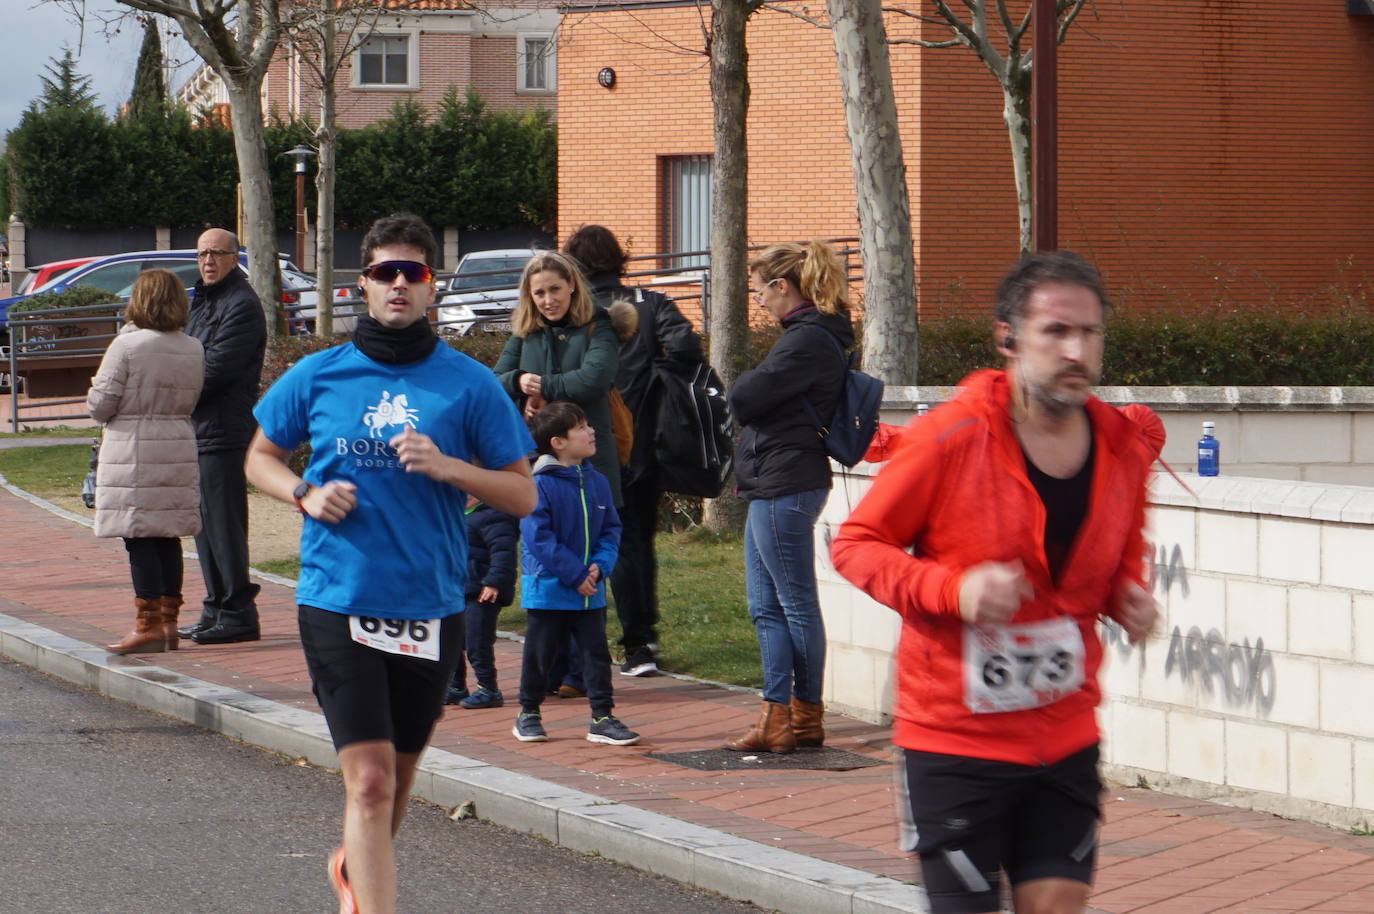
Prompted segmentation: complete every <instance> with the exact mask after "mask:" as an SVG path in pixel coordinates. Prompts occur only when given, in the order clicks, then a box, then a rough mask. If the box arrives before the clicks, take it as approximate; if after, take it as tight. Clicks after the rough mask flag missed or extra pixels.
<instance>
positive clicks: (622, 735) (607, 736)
mask: <svg viewBox="0 0 1374 914" xmlns="http://www.w3.org/2000/svg"><path fill="white" fill-rule="evenodd" d="M587 742H589V743H609V744H610V745H612V746H633V745H634V744H635V743H637V742H639V734H638V733H636V732H635V731H633V730H631V729H630V728H629V727H627V726H625V725H624V724H622V723H621V722H620V721H618V720H616V719H615V718H614V717H612V716H610V715H609V714H608V715H606V716H605V717H593V718H592V725H591V727H590V728H588V730H587Z"/></svg>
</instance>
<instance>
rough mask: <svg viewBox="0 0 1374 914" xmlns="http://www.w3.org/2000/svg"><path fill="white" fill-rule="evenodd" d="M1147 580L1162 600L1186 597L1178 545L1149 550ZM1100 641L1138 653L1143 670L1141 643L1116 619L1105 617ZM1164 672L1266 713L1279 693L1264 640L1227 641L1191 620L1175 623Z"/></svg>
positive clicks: (1123, 655)
mask: <svg viewBox="0 0 1374 914" xmlns="http://www.w3.org/2000/svg"><path fill="white" fill-rule="evenodd" d="M1146 572H1147V576H1148V581H1147V583H1148V584H1149V585H1150V591H1151V593H1153V594H1155V596H1156V597H1157V598H1159V599H1160V600H1163V599H1165V598H1166V597H1167V596H1168V593H1169V591H1170V590H1177V591H1178V593H1179V594H1180V595H1181V596H1183V597H1187V596H1188V595H1189V592H1190V591H1189V588H1188V567H1187V566H1186V565H1185V564H1184V562H1183V550H1182V549H1180V548H1179V546H1178V544H1177V543H1175V544H1173V546H1172V547H1170V546H1165V545H1160V546H1158V547H1157V548H1156V549H1154V550H1153V551H1152V553H1151V561H1149V562H1148V563H1147V569H1146ZM1102 641H1103V644H1104V645H1105V646H1106V647H1107V648H1108V649H1109V650H1114V651H1115V652H1116V654H1117V656H1118V657H1119V658H1120V660H1122V661H1126V660H1129V658H1130V657H1131V655H1132V654H1135V655H1136V656H1137V657H1138V660H1139V664H1140V669H1141V670H1142V671H1144V669H1145V666H1146V661H1145V643H1144V642H1141V643H1140V644H1135V645H1133V644H1131V643H1130V641H1129V640H1127V638H1126V631H1125V629H1123V628H1122V627H1121V626H1120V625H1117V624H1116V623H1115V622H1113V621H1111V620H1109V619H1104V620H1103V625H1102ZM1164 676H1165V678H1168V677H1170V676H1175V677H1178V679H1179V680H1180V681H1182V682H1183V683H1184V684H1185V685H1190V686H1191V685H1197V687H1198V688H1200V689H1201V690H1202V693H1203V694H1204V695H1208V696H1211V695H1216V696H1218V697H1220V698H1221V700H1222V701H1224V702H1225V703H1226V704H1227V705H1228V706H1230V707H1233V708H1238V709H1248V710H1253V711H1254V712H1256V713H1258V714H1261V715H1263V714H1268V713H1269V711H1270V709H1272V708H1273V707H1274V698H1275V696H1276V695H1277V693H1278V672H1277V670H1276V669H1275V667H1274V656H1273V654H1271V653H1270V652H1269V651H1268V650H1266V649H1265V647H1264V639H1263V638H1260V637H1256V638H1255V639H1254V643H1253V644H1251V641H1250V639H1249V638H1248V637H1246V638H1242V639H1241V641H1240V643H1239V644H1237V643H1236V642H1228V641H1227V640H1226V639H1225V637H1224V636H1223V635H1222V634H1221V632H1219V631H1217V630H1216V629H1211V630H1210V631H1208V632H1207V633H1206V634H1204V633H1203V631H1202V629H1201V628H1199V627H1198V626H1196V625H1194V626H1193V627H1192V628H1190V629H1188V631H1187V632H1186V633H1185V632H1184V631H1183V629H1182V627H1181V626H1177V625H1176V626H1174V630H1173V632H1172V633H1171V634H1170V636H1169V651H1168V654H1167V655H1166V656H1165V658H1164Z"/></svg>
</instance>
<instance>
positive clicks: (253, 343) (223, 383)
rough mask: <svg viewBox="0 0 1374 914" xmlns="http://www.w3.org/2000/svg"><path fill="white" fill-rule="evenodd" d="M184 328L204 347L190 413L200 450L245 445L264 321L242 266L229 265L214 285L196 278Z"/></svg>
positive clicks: (250, 425) (251, 424)
mask: <svg viewBox="0 0 1374 914" xmlns="http://www.w3.org/2000/svg"><path fill="white" fill-rule="evenodd" d="M186 334H187V335H188V336H193V337H195V338H196V339H198V340H200V343H201V345H202V346H204V347H205V385H204V386H203V387H202V388H201V391H200V400H199V401H198V402H197V403H196V408H195V411H194V412H193V413H191V422H192V423H193V424H194V425H195V427H196V444H197V446H198V447H199V449H200V453H202V454H211V453H214V452H216V451H237V450H243V449H245V448H247V447H248V442H249V441H251V440H252V438H253V432H254V431H255V430H256V429H257V427H258V424H257V422H256V421H255V420H254V419H253V404H254V403H256V402H257V401H258V381H259V379H260V378H261V376H262V356H263V352H264V351H265V350H266V348H267V321H266V319H265V318H264V317H263V314H262V304H261V302H259V300H258V295H257V293H256V292H254V291H253V287H252V286H250V285H249V284H248V277H247V276H244V275H243V273H242V271H240V270H237V269H236V270H231V271H230V272H229V275H228V276H225V277H224V278H223V279H221V280H220V281H219V282H217V283H215V284H214V285H209V286H207V285H206V284H205V281H204V280H197V281H196V285H195V288H194V289H192V290H191V316H190V320H189V321H188V323H187V324H186Z"/></svg>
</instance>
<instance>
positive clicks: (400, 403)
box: [363, 390, 420, 438]
mask: <svg viewBox="0 0 1374 914" xmlns="http://www.w3.org/2000/svg"><path fill="white" fill-rule="evenodd" d="M408 402H409V401H408V400H407V399H406V395H405V394H397V395H396V396H395V397H392V396H391V392H390V391H387V390H384V391H382V398H381V399H380V400H378V401H377V405H376V406H369V407H368V408H367V412H366V413H364V414H363V425H364V426H365V427H366V428H367V437H369V438H390V437H391V435H389V434H387V433H386V432H384V431H383V429H386V428H389V427H390V426H393V425H408V426H410V427H411V428H415V426H416V425H417V424H418V423H419V421H420V411H419V410H418V409H411V408H410V407H408V406H407V403H408Z"/></svg>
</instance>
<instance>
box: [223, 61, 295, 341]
mask: <svg viewBox="0 0 1374 914" xmlns="http://www.w3.org/2000/svg"><path fill="white" fill-rule="evenodd" d="M261 85H262V77H261V76H259V77H257V78H256V79H253V78H251V77H250V76H241V78H240V79H239V80H238V81H237V82H232V83H231V82H228V81H226V82H225V89H226V90H227V91H228V94H229V115H230V120H231V122H232V124H233V127H234V153H235V155H236V156H237V157H238V164H239V183H240V192H241V193H242V195H243V235H244V237H243V238H242V239H241V243H242V244H243V246H244V247H245V248H247V249H248V281H249V283H250V284H251V285H252V286H253V291H255V292H257V293H258V298H260V299H261V300H262V311H263V314H264V316H265V317H266V318H267V334H268V336H269V337H275V336H279V335H280V334H281V332H282V321H281V267H280V266H279V265H278V263H277V239H276V231H275V227H276V220H275V219H274V218H273V211H272V180H271V177H270V172H269V171H268V162H267V141H266V138H265V136H264V134H263V129H262V104H261V101H260V99H261V94H260V90H261Z"/></svg>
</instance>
